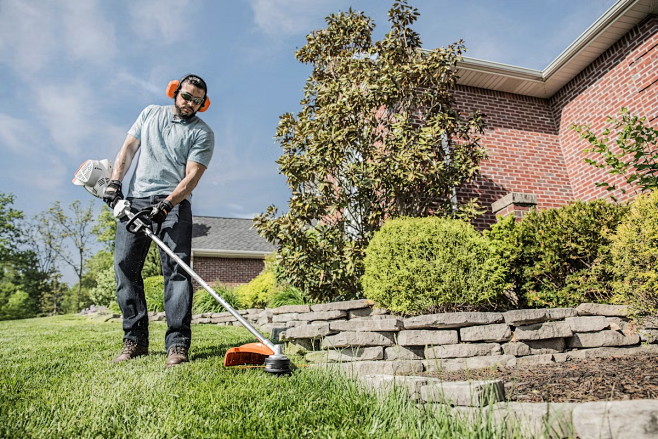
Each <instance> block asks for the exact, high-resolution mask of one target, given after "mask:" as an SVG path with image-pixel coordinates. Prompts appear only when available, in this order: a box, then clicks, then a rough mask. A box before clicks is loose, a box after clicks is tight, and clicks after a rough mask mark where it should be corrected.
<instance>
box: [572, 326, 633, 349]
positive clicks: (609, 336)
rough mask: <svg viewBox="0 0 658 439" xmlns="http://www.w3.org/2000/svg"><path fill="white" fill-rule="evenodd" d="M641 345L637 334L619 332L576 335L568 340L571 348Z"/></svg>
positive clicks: (610, 331)
mask: <svg viewBox="0 0 658 439" xmlns="http://www.w3.org/2000/svg"><path fill="white" fill-rule="evenodd" d="M638 343H640V336H639V335H637V334H632V335H626V334H623V333H621V332H618V331H612V330H607V331H600V332H585V333H576V334H574V335H573V336H572V337H569V338H568V339H567V347H569V348H598V347H609V346H631V345H636V344H638Z"/></svg>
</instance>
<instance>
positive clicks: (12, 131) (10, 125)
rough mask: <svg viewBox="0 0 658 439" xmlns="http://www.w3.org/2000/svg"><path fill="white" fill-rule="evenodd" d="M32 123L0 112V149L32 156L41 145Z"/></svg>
mask: <svg viewBox="0 0 658 439" xmlns="http://www.w3.org/2000/svg"><path fill="white" fill-rule="evenodd" d="M41 143H42V139H40V138H39V135H38V134H37V132H36V130H35V126H34V124H32V123H29V122H28V121H26V120H24V119H18V118H15V117H12V116H9V115H7V114H2V113H0V149H2V150H5V151H6V152H8V153H10V154H16V155H19V156H23V157H33V156H34V154H38V151H39V150H40V148H41V147H42V145H41Z"/></svg>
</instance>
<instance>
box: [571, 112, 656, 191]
mask: <svg viewBox="0 0 658 439" xmlns="http://www.w3.org/2000/svg"><path fill="white" fill-rule="evenodd" d="M620 114H621V118H620V119H616V118H612V117H609V118H608V119H607V123H608V124H609V125H611V127H609V128H606V129H605V130H603V132H602V133H601V134H600V136H597V135H596V133H594V132H593V131H592V130H591V129H590V127H589V126H587V125H572V126H571V129H573V130H574V131H576V132H577V133H578V134H579V135H580V137H581V139H585V140H587V142H589V143H590V145H591V146H589V147H588V148H586V149H585V152H588V153H594V154H598V156H599V159H590V158H585V162H586V163H588V164H590V165H592V166H595V167H597V168H601V169H607V170H608V173H609V174H610V175H621V176H623V177H624V178H625V182H626V184H627V185H629V186H631V187H633V188H635V189H638V190H639V191H640V192H645V191H651V190H653V189H656V188H658V175H657V173H658V148H656V142H657V141H658V130H657V129H655V128H653V127H651V126H647V125H645V122H646V119H645V118H639V117H637V116H631V114H630V113H629V112H628V109H626V108H622V109H621V112H620ZM611 136H614V140H610V137H611ZM595 184H596V186H598V187H604V188H606V190H608V191H610V192H612V191H616V190H619V191H620V192H621V193H626V188H624V187H619V186H617V185H616V184H614V183H611V182H607V181H600V182H597V183H595ZM612 198H613V199H614V196H613V197H612Z"/></svg>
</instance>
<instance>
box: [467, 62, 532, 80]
mask: <svg viewBox="0 0 658 439" xmlns="http://www.w3.org/2000/svg"><path fill="white" fill-rule="evenodd" d="M457 68H458V69H466V70H469V69H470V70H476V71H478V72H486V73H493V74H496V75H500V76H508V77H511V78H518V79H524V80H527V81H538V82H543V80H544V77H543V74H542V71H541V70H535V69H528V68H525V67H517V66H513V65H510V64H503V63H499V62H494V61H485V60H481V59H477V58H468V57H462V61H460V62H458V63H457Z"/></svg>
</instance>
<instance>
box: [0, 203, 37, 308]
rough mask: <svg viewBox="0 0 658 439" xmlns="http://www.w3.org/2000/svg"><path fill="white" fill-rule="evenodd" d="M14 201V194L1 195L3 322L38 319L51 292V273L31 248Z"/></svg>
mask: <svg viewBox="0 0 658 439" xmlns="http://www.w3.org/2000/svg"><path fill="white" fill-rule="evenodd" d="M14 200H15V197H14V195H13V194H4V193H0V319H8V318H24V317H32V316H36V315H38V314H39V313H40V301H41V297H42V295H44V294H47V293H48V291H49V290H48V285H47V279H48V273H47V272H45V271H44V270H43V269H42V267H41V266H40V264H39V258H38V254H37V253H36V252H35V251H34V250H33V249H31V248H29V245H28V244H29V240H28V239H27V238H26V227H25V223H24V221H23V218H24V215H23V212H20V211H18V210H15V209H13V208H12V207H11V205H12V204H13V202H14Z"/></svg>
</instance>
